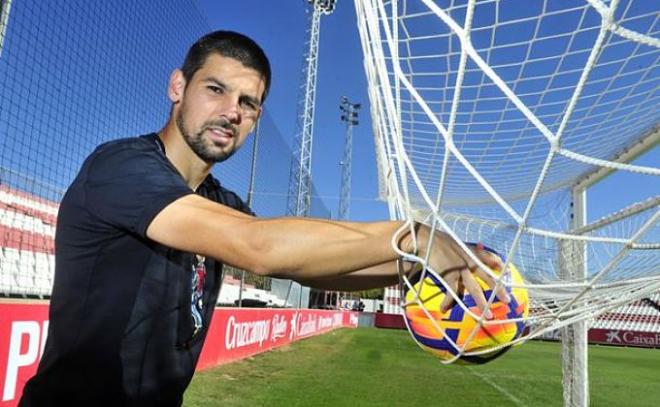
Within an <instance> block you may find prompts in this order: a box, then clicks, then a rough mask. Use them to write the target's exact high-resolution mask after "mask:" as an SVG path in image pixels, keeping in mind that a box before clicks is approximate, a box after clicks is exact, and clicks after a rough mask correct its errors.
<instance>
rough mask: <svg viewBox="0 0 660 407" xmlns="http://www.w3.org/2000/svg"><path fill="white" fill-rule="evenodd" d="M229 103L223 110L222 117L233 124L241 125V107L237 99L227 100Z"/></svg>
mask: <svg viewBox="0 0 660 407" xmlns="http://www.w3.org/2000/svg"><path fill="white" fill-rule="evenodd" d="M227 99H228V100H227V102H226V104H225V106H224V108H223V109H222V110H223V112H222V115H223V116H225V117H226V118H227V120H229V121H230V122H231V123H234V124H240V122H241V107H240V103H239V101H238V100H237V99H234V98H227Z"/></svg>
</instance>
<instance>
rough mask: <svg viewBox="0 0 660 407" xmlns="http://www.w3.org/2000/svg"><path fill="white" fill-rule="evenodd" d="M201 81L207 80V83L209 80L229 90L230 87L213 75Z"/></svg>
mask: <svg viewBox="0 0 660 407" xmlns="http://www.w3.org/2000/svg"><path fill="white" fill-rule="evenodd" d="M202 82H207V83H208V82H211V83H215V84H216V85H218V86H220V87H223V88H225V89H228V90H231V88H229V87H228V86H227V85H226V84H225V83H224V82H223V81H221V80H220V79H218V78H214V77H213V76H207V77H206V78H204V79H202Z"/></svg>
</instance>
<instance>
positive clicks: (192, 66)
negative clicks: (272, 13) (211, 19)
mask: <svg viewBox="0 0 660 407" xmlns="http://www.w3.org/2000/svg"><path fill="white" fill-rule="evenodd" d="M212 53H217V54H220V55H222V56H223V57H227V58H232V59H235V60H237V61H239V62H240V63H241V64H243V66H246V67H248V68H252V69H254V70H255V71H257V72H259V73H260V74H261V75H262V76H263V78H264V82H265V85H266V87H265V88H264V93H263V95H261V103H263V102H264V100H266V96H267V95H268V90H269V89H270V62H268V57H267V56H266V54H265V53H264V51H263V49H261V47H260V46H259V45H258V44H257V43H256V42H254V40H252V39H251V38H249V37H247V36H245V35H243V34H240V33H237V32H233V31H222V30H220V31H214V32H212V33H209V34H206V35H205V36H203V37H202V38H200V39H199V40H197V42H195V43H194V44H193V45H192V46H191V47H190V49H189V50H188V54H187V55H186V59H185V61H184V62H183V67H181V71H182V72H183V77H184V78H185V79H186V82H187V83H189V82H190V80H191V79H192V77H193V75H195V72H197V71H198V70H199V69H200V68H201V67H202V66H203V65H204V63H205V62H206V58H208V56H209V55H210V54H212Z"/></svg>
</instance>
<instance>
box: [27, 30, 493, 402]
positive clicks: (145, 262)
mask: <svg viewBox="0 0 660 407" xmlns="http://www.w3.org/2000/svg"><path fill="white" fill-rule="evenodd" d="M269 86H270V66H269V62H268V59H267V58H266V56H265V55H264V53H263V51H262V50H261V48H259V46H258V45H257V44H256V43H254V42H253V41H252V40H250V39H249V38H247V37H245V36H243V35H241V34H237V33H233V32H226V31H218V32H214V33H211V34H208V35H207V36H205V37H203V38H201V39H200V40H199V41H198V42H197V43H195V44H194V45H193V46H192V47H191V49H190V50H189V52H188V55H187V56H186V60H185V62H184V65H183V67H182V68H181V69H180V70H179V69H177V70H175V71H174V72H173V73H172V75H171V77H170V80H169V84H168V96H169V98H170V100H171V102H172V110H171V113H170V117H169V120H168V122H167V124H166V125H165V127H164V128H163V129H162V130H161V131H160V132H159V133H158V134H150V135H146V136H142V137H137V138H130V139H123V140H116V141H112V142H109V143H106V144H103V145H101V146H99V147H98V148H97V149H96V150H95V151H94V152H93V153H92V154H91V155H90V156H89V157H88V158H87V160H86V161H85V163H84V164H83V166H82V168H81V170H80V173H79V174H78V176H77V177H76V179H75V180H74V182H73V183H72V185H71V186H70V188H69V190H68V191H67V193H66V195H65V197H64V199H63V200H62V203H61V206H60V212H59V215H58V223H57V232H56V237H55V239H56V271H55V282H54V287H53V293H52V298H51V307H50V327H49V333H48V335H49V336H48V341H47V343H46V347H45V351H44V355H43V358H42V360H41V362H40V365H39V369H38V372H37V375H36V376H35V377H33V378H32V379H31V380H30V381H29V382H28V383H27V385H26V387H25V392H24V395H23V398H22V400H21V405H23V406H65V405H66V406H78V405H80V406H83V405H84V406H99V405H109V406H110V405H111V406H123V405H136V406H137V405H139V406H151V405H159V406H161V405H162V406H170V405H172V406H177V405H180V404H181V402H182V396H183V392H184V391H185V389H186V387H187V385H188V383H189V382H190V380H191V378H192V375H193V372H194V369H195V365H196V363H197V359H198V357H199V354H200V351H201V348H202V345H203V343H204V339H205V336H206V332H207V328H208V326H209V323H210V321H211V316H212V313H213V308H214V305H215V303H216V299H217V295H218V291H219V287H220V283H221V282H220V281H219V279H220V275H221V274H220V272H221V268H222V264H223V263H227V264H231V265H233V266H236V267H240V268H243V269H246V270H249V271H252V272H254V273H257V274H259V275H266V276H275V277H283V278H292V279H295V280H297V281H300V282H302V283H303V284H308V285H313V286H316V287H333V288H336V289H362V288H368V287H378V286H387V285H391V284H394V283H396V282H397V281H398V280H397V279H398V277H397V271H396V262H397V260H398V259H399V255H398V254H397V252H396V251H395V250H394V249H393V247H392V244H391V239H392V236H393V235H394V233H395V232H396V231H397V230H398V229H400V228H401V227H402V223H401V222H377V223H360V224H358V223H350V222H334V221H329V220H319V219H303V218H275V219H258V218H255V217H253V216H252V213H251V211H250V209H249V208H248V207H247V206H246V205H245V204H244V203H243V202H242V201H241V200H240V199H239V198H238V196H237V195H236V194H234V193H233V192H231V191H228V190H226V189H224V188H223V187H222V186H221V185H220V183H219V182H218V181H217V180H216V179H215V178H213V177H212V176H211V175H210V171H211V168H212V166H213V164H214V163H216V162H220V161H223V160H225V159H227V158H229V157H230V156H231V155H232V154H233V153H234V152H235V151H236V150H237V149H238V148H239V147H240V146H241V145H242V144H243V142H244V141H245V139H246V137H247V136H248V134H249V133H250V132H251V131H252V130H253V128H254V127H255V124H256V122H257V120H258V118H259V115H260V113H261V109H262V104H263V102H264V99H265V97H266V95H267V93H268V89H269ZM417 232H418V233H417V235H416V236H412V235H411V233H409V232H404V233H403V234H402V235H401V236H402V237H401V238H400V239H399V246H400V248H401V250H403V251H405V252H413V251H415V247H419V248H420V249H419V253H418V254H419V255H420V256H421V257H424V256H425V255H426V254H427V253H426V250H427V248H428V247H427V246H428V245H427V242H428V240H429V236H430V233H429V230H428V228H426V227H418V231H417ZM430 249H431V252H430V253H429V254H428V256H429V262H430V264H431V265H432V266H433V267H434V269H435V270H437V271H439V272H441V273H443V275H444V276H445V278H446V279H447V281H449V282H450V283H451V284H452V285H453V286H454V287H456V288H457V287H459V284H462V285H464V286H465V287H466V288H468V289H470V290H474V295H476V296H479V295H480V297H479V301H480V303H481V304H484V303H485V298H483V293H481V290H480V289H479V288H478V286H476V287H475V285H476V283H475V281H474V279H473V277H472V275H471V271H470V268H471V267H473V266H474V264H473V263H472V262H471V261H470V260H469V257H468V256H466V255H465V254H464V253H462V252H461V251H460V249H459V248H458V247H457V246H456V245H455V244H454V243H453V242H452V241H451V239H449V238H447V237H446V236H444V235H440V234H438V235H437V236H436V237H435V238H434V239H433V244H432V245H431V246H430ZM478 254H479V255H480V256H481V257H482V259H483V260H484V261H486V262H490V263H492V262H493V261H495V262H496V261H497V259H494V256H489V255H488V254H486V253H485V252H483V253H482V252H479V253H478ZM406 267H407V269H410V268H411V267H410V265H408V266H406ZM407 271H409V270H407ZM490 282H491V283H492V281H490ZM500 295H501V296H502V298H504V296H505V294H503V291H502V290H500ZM449 305H450V304H449V302H447V303H446V304H445V306H446V307H448V306H449Z"/></svg>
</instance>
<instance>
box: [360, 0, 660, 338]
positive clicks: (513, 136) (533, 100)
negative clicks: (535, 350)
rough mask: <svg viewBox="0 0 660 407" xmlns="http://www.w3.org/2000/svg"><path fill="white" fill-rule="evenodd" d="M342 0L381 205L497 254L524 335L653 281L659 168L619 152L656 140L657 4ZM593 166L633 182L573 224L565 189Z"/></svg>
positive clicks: (607, 305) (626, 298)
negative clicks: (513, 285) (362, 87)
mask: <svg viewBox="0 0 660 407" xmlns="http://www.w3.org/2000/svg"><path fill="white" fill-rule="evenodd" d="M355 5H356V10H357V14H358V27H359V30H360V36H361V40H362V47H363V50H364V54H365V71H366V74H367V78H368V81H369V94H370V101H371V112H372V120H373V124H374V133H375V139H376V149H377V154H378V158H379V170H380V181H381V194H382V196H383V197H384V198H386V199H387V200H388V202H389V203H390V208H391V210H392V212H393V216H395V217H398V218H402V219H409V220H410V219H417V220H424V221H425V222H426V223H428V224H433V225H436V226H437V229H439V230H444V231H445V232H448V233H449V234H451V235H452V236H454V237H455V238H456V239H458V240H463V241H482V242H485V243H486V244H489V245H491V246H493V247H494V248H495V249H496V250H497V251H499V252H500V253H502V254H505V255H506V257H507V259H508V261H510V262H511V263H513V264H515V265H516V266H517V267H518V269H519V270H520V271H521V272H522V274H523V276H524V278H525V280H526V287H527V289H528V291H529V295H530V299H531V309H530V317H529V320H528V323H529V324H530V326H531V327H532V328H531V330H530V334H531V336H534V335H538V334H541V333H543V332H547V331H549V330H554V329H557V328H559V327H562V326H565V325H567V324H570V323H573V322H577V321H583V320H586V319H588V318H592V317H594V316H596V315H598V314H601V313H603V312H606V311H608V310H611V309H613V308H615V307H617V306H620V305H621V304H624V303H627V302H630V301H632V300H634V299H639V298H643V297H645V296H649V295H651V294H653V293H656V292H658V290H660V257H659V256H658V253H660V252H659V250H660V227H659V226H658V219H659V218H660V210H659V209H658V208H659V203H660V198H659V196H658V195H657V194H658V191H659V189H658V187H657V186H658V185H659V184H660V183H658V175H660V169H659V168H656V167H652V166H639V165H632V164H630V163H628V162H626V161H628V160H630V158H632V157H634V154H628V153H629V151H628V150H631V149H634V148H639V151H640V152H642V151H644V150H649V149H650V148H653V146H654V145H655V144H656V143H657V140H658V139H659V136H658V123H659V122H660V121H659V118H660V110H659V108H658V106H660V95H659V93H658V88H659V85H660V64H659V63H658V62H659V58H660V38H659V37H660V13H659V10H660V3H659V2H657V1H646V0H621V1H617V0H611V1H601V0H566V1H549V0H525V1H520V0H508V1H505V0H501V1H496V0H480V1H476V0H438V1H431V0H399V1H395V0H392V1H384V0H356V2H355ZM636 144H641V145H643V147H635V146H636ZM649 146H650V147H649ZM656 153H657V150H656V151H652V152H651V154H656ZM626 154H627V155H626ZM622 157H624V158H622ZM656 162H657V161H656ZM601 168H606V169H612V170H618V171H624V172H630V173H633V174H636V175H635V176H636V177H638V179H637V181H638V182H640V183H641V184H644V185H647V186H648V188H647V189H648V194H647V196H646V197H644V198H643V199H642V200H641V201H640V202H638V203H636V204H632V205H630V206H628V207H625V208H617V211H615V212H614V213H612V214H611V215H608V216H606V217H605V218H604V219H601V220H600V221H597V222H592V223H591V224H590V226H584V225H585V224H586V223H587V222H586V219H583V220H582V221H578V220H576V219H573V215H574V214H578V212H579V211H578V208H572V204H573V203H575V202H576V201H575V200H576V196H577V195H575V194H576V192H575V191H576V190H575V189H574V187H575V186H576V185H578V184H579V182H580V181H581V180H583V179H585V178H586V177H587V176H588V175H589V174H593V173H596V171H597V170H599V169H601ZM612 193H617V191H616V190H613V192H612ZM576 216H583V215H576ZM485 323H486V324H487V322H485Z"/></svg>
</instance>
